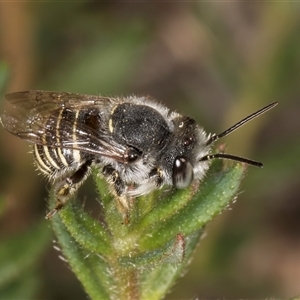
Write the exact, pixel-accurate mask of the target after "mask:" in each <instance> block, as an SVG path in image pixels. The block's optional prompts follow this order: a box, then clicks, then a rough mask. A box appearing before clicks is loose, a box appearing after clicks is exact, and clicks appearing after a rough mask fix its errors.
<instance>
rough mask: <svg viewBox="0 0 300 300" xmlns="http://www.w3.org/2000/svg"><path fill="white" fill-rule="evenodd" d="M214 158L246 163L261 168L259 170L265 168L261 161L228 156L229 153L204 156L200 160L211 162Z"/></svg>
mask: <svg viewBox="0 0 300 300" xmlns="http://www.w3.org/2000/svg"><path fill="white" fill-rule="evenodd" d="M214 158H220V159H230V160H234V161H239V162H243V163H246V164H248V165H251V166H255V167H259V168H262V167H263V166H264V165H263V164H262V163H261V162H259V161H255V160H252V159H248V158H244V157H240V156H235V155H231V154H227V153H215V154H209V155H206V156H203V157H202V158H201V159H200V161H205V160H211V159H214Z"/></svg>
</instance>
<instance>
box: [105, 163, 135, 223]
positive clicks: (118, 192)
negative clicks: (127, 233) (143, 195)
mask: <svg viewBox="0 0 300 300" xmlns="http://www.w3.org/2000/svg"><path fill="white" fill-rule="evenodd" d="M102 173H103V175H104V176H105V177H106V179H107V181H108V182H109V183H111V184H112V186H113V189H114V190H113V193H114V194H115V196H116V199H117V205H118V210H119V212H120V213H121V215H122V217H123V221H124V224H128V223H129V211H130V201H129V199H128V197H127V196H125V189H126V186H125V183H124V181H123V180H122V179H121V177H120V174H119V173H118V172H117V171H116V170H115V169H114V168H113V167H112V166H110V165H107V166H105V167H104V168H103V170H102Z"/></svg>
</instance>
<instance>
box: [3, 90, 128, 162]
mask: <svg viewBox="0 0 300 300" xmlns="http://www.w3.org/2000/svg"><path fill="white" fill-rule="evenodd" d="M5 97H6V99H7V100H8V101H9V102H10V103H11V104H12V106H13V107H11V109H10V110H9V111H6V112H5V113H4V114H3V115H2V116H1V122H2V124H3V126H4V127H5V128H6V129H7V130H8V131H9V132H10V133H12V134H14V135H16V136H18V137H20V138H22V139H24V140H27V141H29V142H32V143H35V144H41V145H47V146H50V147H56V148H69V149H76V150H80V151H84V152H87V153H91V154H95V155H99V156H106V157H111V158H114V159H115V160H118V161H124V155H125V154H126V147H125V146H123V145H120V144H119V143H117V142H115V141H114V140H113V139H112V138H111V135H110V134H109V132H108V130H107V129H106V127H105V126H106V125H105V124H101V122H103V120H102V119H101V118H100V115H99V112H100V111H101V110H102V109H103V110H104V111H105V107H106V106H107V105H112V104H113V103H114V102H115V101H116V99H113V98H106V97H100V96H91V95H82V94H72V93H59V92H49V91H26V92H17V93H12V94H8V95H6V96H5ZM83 110H85V111H88V112H91V114H90V115H88V119H87V120H86V122H85V121H82V122H77V119H74V116H75V115H76V113H78V112H80V111H83ZM62 112H63V113H64V114H66V116H65V117H63V116H62ZM68 116H73V118H72V117H71V118H68ZM58 124H59V125H58Z"/></svg>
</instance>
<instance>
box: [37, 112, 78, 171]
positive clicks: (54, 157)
mask: <svg viewBox="0 0 300 300" xmlns="http://www.w3.org/2000/svg"><path fill="white" fill-rule="evenodd" d="M79 114H80V110H79V109H78V110H71V109H61V110H59V111H55V112H53V114H51V115H49V118H48V120H47V122H46V124H45V128H46V129H47V130H46V131H45V134H44V135H43V137H42V138H43V140H44V142H45V144H44V145H39V144H35V145H34V151H33V152H34V157H35V163H36V165H37V167H38V169H39V170H40V171H42V172H43V173H44V174H46V175H48V176H51V175H53V174H54V173H56V172H57V171H60V170H64V169H65V168H68V167H70V166H74V165H76V164H79V163H80V161H81V153H80V151H79V150H76V149H73V147H74V146H76V140H77V135H76V128H77V121H78V116H79ZM66 142H69V145H70V147H69V148H62V147H58V145H60V144H62V143H64V144H66ZM51 145H55V146H51Z"/></svg>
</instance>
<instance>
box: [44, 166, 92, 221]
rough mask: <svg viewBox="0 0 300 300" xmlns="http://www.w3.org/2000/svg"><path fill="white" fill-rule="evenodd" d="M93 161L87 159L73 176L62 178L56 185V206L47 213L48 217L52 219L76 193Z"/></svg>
mask: <svg viewBox="0 0 300 300" xmlns="http://www.w3.org/2000/svg"><path fill="white" fill-rule="evenodd" d="M90 166H91V161H86V162H85V163H84V164H83V165H81V166H80V167H79V169H77V170H76V171H75V172H74V173H73V174H72V175H71V176H69V177H67V178H63V179H61V180H60V181H59V182H57V183H56V186H55V187H54V195H55V197H56V205H55V207H54V208H53V209H52V210H51V211H50V212H49V213H47V215H46V219H50V218H51V217H52V216H53V215H55V214H56V213H57V212H58V211H59V210H61V209H62V208H63V207H64V205H65V204H66V203H67V202H68V200H69V199H70V198H71V197H72V195H74V193H75V192H76V191H77V189H78V188H79V187H80V185H81V184H82V183H83V182H84V180H85V179H86V178H87V176H88V174H89V170H90Z"/></svg>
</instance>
